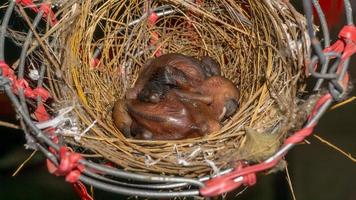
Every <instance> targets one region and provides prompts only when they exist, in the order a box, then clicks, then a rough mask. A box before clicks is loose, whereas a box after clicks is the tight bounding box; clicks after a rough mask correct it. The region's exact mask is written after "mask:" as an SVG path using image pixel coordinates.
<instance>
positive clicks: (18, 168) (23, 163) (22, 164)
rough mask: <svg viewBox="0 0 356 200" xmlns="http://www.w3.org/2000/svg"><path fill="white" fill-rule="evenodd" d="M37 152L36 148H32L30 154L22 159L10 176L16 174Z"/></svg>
mask: <svg viewBox="0 0 356 200" xmlns="http://www.w3.org/2000/svg"><path fill="white" fill-rule="evenodd" d="M36 153H37V150H34V151H33V152H32V153H31V155H30V156H29V157H28V158H27V159H26V160H24V161H23V162H22V163H21V165H20V166H18V167H17V169H16V170H15V172H14V173H13V174H12V177H14V176H17V174H18V173H19V172H20V171H21V169H23V167H25V165H26V164H27V163H28V162H29V161H30V160H31V159H32V158H33V156H34V155H35V154H36Z"/></svg>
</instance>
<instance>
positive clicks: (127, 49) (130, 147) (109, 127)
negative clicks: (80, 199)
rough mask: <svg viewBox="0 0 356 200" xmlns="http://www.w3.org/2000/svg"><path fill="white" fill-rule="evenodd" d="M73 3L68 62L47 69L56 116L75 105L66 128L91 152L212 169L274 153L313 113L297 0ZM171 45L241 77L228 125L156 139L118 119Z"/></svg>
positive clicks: (64, 132)
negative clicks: (305, 99) (150, 63)
mask: <svg viewBox="0 0 356 200" xmlns="http://www.w3.org/2000/svg"><path fill="white" fill-rule="evenodd" d="M65 4H67V5H66V6H62V7H63V10H61V11H59V13H61V14H60V15H61V20H60V21H59V23H58V24H56V25H55V26H54V27H53V29H54V30H56V32H55V33H53V34H52V35H53V36H54V38H55V39H54V40H53V41H52V46H55V47H56V48H55V49H56V50H55V52H57V53H56V58H57V59H58V60H59V61H60V64H59V65H51V66H52V67H51V68H48V69H47V75H48V77H49V79H48V86H49V90H50V92H51V94H52V96H53V103H51V104H50V107H51V108H52V109H53V113H54V115H58V114H63V113H62V111H63V110H66V111H67V112H66V114H65V115H66V116H67V117H68V118H70V120H68V121H67V122H66V123H64V124H62V125H60V126H58V127H57V132H58V134H60V135H61V138H62V140H63V142H64V143H65V144H67V145H69V146H71V147H72V148H73V149H74V150H75V151H77V152H80V153H82V154H83V155H84V156H87V157H91V158H92V159H95V160H96V161H97V162H99V163H107V161H110V162H111V163H114V164H116V165H117V166H119V167H121V168H123V169H125V170H128V171H133V172H145V173H159V174H176V175H181V176H186V177H197V176H203V175H209V174H213V173H216V172H217V171H218V170H221V169H224V168H228V167H231V166H235V165H236V162H238V161H240V160H245V161H252V162H258V161H261V160H263V159H265V158H267V157H269V156H270V155H272V154H273V153H274V152H275V151H276V150H277V149H278V148H279V147H280V145H281V143H282V141H283V139H284V138H285V137H286V136H287V134H288V132H290V131H292V130H295V129H297V128H298V127H300V125H301V124H300V122H303V121H305V119H306V116H307V115H306V113H307V112H308V111H306V110H305V109H304V110H303V109H302V108H301V106H300V105H299V104H300V100H299V99H298V97H299V96H300V95H301V94H302V92H303V90H304V79H305V78H304V73H303V70H304V64H305V63H304V61H305V59H306V57H307V56H308V53H309V52H308V51H309V49H308V45H307V41H308V38H307V36H306V33H305V21H304V18H303V16H302V15H300V14H299V13H297V12H296V11H295V10H294V8H293V7H292V6H291V5H290V4H289V3H288V2H287V1H280V0H262V1H261V0H249V1H247V0H239V1H231V0H219V1H218V0H209V1H182V0H165V1H138V0H133V1H124V0H88V1H81V2H79V1H67V2H66V3H65ZM166 53H181V54H184V55H189V56H193V57H196V58H200V57H202V56H210V57H212V58H214V59H215V60H216V61H217V62H218V63H219V64H220V66H221V70H222V75H223V76H224V77H226V78H228V79H230V80H231V81H232V82H233V83H234V84H235V85H236V87H237V88H238V90H239V92H240V99H239V101H240V102H239V103H240V107H239V108H238V110H237V112H236V113H235V114H234V115H233V116H232V117H231V118H229V119H226V120H225V121H223V122H222V129H221V130H220V131H219V132H214V133H211V134H208V135H205V136H202V137H199V138H190V139H184V140H170V141H149V140H137V139H132V138H126V137H125V136H124V135H123V134H122V133H121V132H120V131H119V130H118V129H117V128H116V127H115V126H114V124H113V119H112V115H111V113H112V108H113V105H114V103H115V101H116V100H117V99H119V98H123V97H124V95H125V92H126V91H127V90H128V89H130V88H131V87H133V85H134V83H135V81H136V79H137V77H138V74H139V72H140V69H141V68H142V67H143V66H144V64H145V63H146V61H147V60H148V59H150V58H153V57H155V56H158V55H159V54H166ZM49 61H50V60H48V59H44V62H48V63H50V62H49ZM68 108H69V109H68ZM301 110H303V112H300V111H301ZM304 111H305V112H304ZM300 113H302V114H300Z"/></svg>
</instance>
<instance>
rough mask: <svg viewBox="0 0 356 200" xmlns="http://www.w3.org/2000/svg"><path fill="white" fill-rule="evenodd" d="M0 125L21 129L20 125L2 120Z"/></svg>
mask: <svg viewBox="0 0 356 200" xmlns="http://www.w3.org/2000/svg"><path fill="white" fill-rule="evenodd" d="M0 126H3V127H6V128H12V129H20V126H19V125H16V124H13V123H10V122H5V121H1V120H0Z"/></svg>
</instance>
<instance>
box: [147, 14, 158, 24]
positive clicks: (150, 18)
mask: <svg viewBox="0 0 356 200" xmlns="http://www.w3.org/2000/svg"><path fill="white" fill-rule="evenodd" d="M158 18H159V16H158V15H157V13H155V12H152V13H151V14H150V16H148V23H149V24H150V26H154V25H156V23H157V20H158Z"/></svg>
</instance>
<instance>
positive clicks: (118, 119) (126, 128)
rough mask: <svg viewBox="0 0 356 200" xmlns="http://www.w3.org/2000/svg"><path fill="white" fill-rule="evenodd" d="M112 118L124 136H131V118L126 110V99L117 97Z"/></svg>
mask: <svg viewBox="0 0 356 200" xmlns="http://www.w3.org/2000/svg"><path fill="white" fill-rule="evenodd" d="M112 118H113V120H114V125H115V126H116V127H117V128H118V129H119V130H120V131H121V133H123V134H124V135H125V136H126V137H131V130H130V127H131V125H132V119H131V117H130V115H129V114H128V112H127V107H126V101H125V100H123V99H119V100H117V101H116V102H115V105H114V108H113V111H112Z"/></svg>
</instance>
